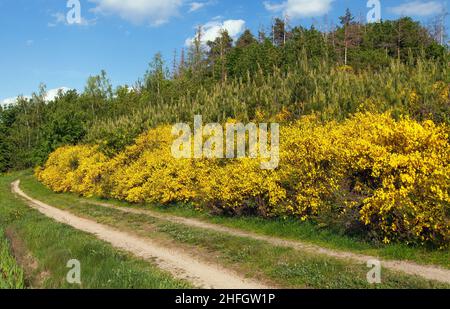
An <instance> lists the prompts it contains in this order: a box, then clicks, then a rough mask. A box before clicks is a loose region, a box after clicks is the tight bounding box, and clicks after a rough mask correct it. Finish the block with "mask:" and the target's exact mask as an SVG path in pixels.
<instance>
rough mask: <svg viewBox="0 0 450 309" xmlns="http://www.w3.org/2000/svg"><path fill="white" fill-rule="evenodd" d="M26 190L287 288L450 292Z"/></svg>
mask: <svg viewBox="0 0 450 309" xmlns="http://www.w3.org/2000/svg"><path fill="white" fill-rule="evenodd" d="M22 183H23V184H22V189H23V190H24V191H25V192H26V193H27V194H29V195H30V196H32V197H34V198H37V199H39V200H41V201H44V202H46V203H49V204H51V205H53V206H57V207H60V208H62V209H66V210H70V211H71V212H73V213H75V214H77V215H78V216H83V217H87V218H91V219H95V220H96V221H97V222H100V223H102V224H108V225H111V226H114V227H117V228H120V229H122V230H126V231H128V232H130V233H135V234H138V235H140V236H147V237H151V238H153V239H154V238H156V239H158V240H159V241H161V242H166V243H167V244H168V245H174V244H175V245H176V246H177V247H179V248H184V249H185V250H188V251H190V252H193V254H196V255H198V256H202V257H203V258H205V259H208V260H210V261H213V262H216V263H220V264H222V265H225V266H226V267H228V268H232V269H235V270H236V271H238V272H239V273H241V274H245V275H246V276H248V277H252V278H256V279H259V280H263V281H268V282H270V283H273V284H275V285H278V286H281V287H288V288H305V287H306V288H374V287H376V288H449V287H450V286H448V285H445V284H439V283H436V282H431V281H428V280H424V279H422V278H419V277H416V276H409V275H405V274H400V273H397V272H392V271H389V270H383V283H382V284H381V285H378V286H373V285H369V284H368V283H367V280H366V274H367V272H368V270H369V269H368V268H366V266H365V265H362V264H355V263H351V262H348V261H343V260H337V259H334V258H329V257H325V256H320V255H315V254H311V253H305V252H300V251H297V250H294V249H290V248H283V247H277V246H273V245H270V244H267V243H265V242H263V241H257V240H252V239H248V238H242V237H235V236H230V235H227V234H223V233H217V232H213V231H206V230H204V229H197V228H191V227H187V226H184V225H180V224H174V223H169V222H166V221H162V220H158V219H155V218H152V217H149V216H145V215H137V214H130V213H123V212H121V211H119V210H114V209H106V208H103V207H99V206H95V205H92V204H87V203H86V202H85V199H80V198H78V197H76V196H75V195H67V194H55V193H52V192H51V191H49V190H48V189H46V188H45V187H44V186H42V185H41V184H39V183H38V182H36V181H35V180H34V179H33V178H31V177H22Z"/></svg>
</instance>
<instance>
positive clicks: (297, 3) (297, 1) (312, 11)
mask: <svg viewBox="0 0 450 309" xmlns="http://www.w3.org/2000/svg"><path fill="white" fill-rule="evenodd" d="M333 2H334V0H315V1H311V0H286V1H283V2H281V3H275V4H274V3H271V2H268V1H266V2H264V7H265V8H266V10H268V11H270V12H272V13H282V14H283V15H285V16H289V17H290V18H302V17H317V16H322V15H325V14H327V13H328V12H329V11H330V9H331V4H332V3H333Z"/></svg>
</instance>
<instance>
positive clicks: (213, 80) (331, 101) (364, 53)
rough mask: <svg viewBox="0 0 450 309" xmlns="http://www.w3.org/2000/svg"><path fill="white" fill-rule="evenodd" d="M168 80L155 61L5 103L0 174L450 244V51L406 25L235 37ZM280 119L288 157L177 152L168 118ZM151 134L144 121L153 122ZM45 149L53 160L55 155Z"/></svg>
mask: <svg viewBox="0 0 450 309" xmlns="http://www.w3.org/2000/svg"><path fill="white" fill-rule="evenodd" d="M202 35H203V34H202V29H201V27H200V28H199V29H198V31H197V35H196V37H195V39H194V40H193V42H192V44H191V46H190V48H189V50H188V53H187V55H185V53H184V52H182V54H181V57H180V59H179V60H178V59H177V57H174V63H173V68H172V70H171V72H170V73H169V70H167V68H166V65H165V64H164V61H163V60H162V56H161V55H160V54H157V55H156V56H155V57H154V59H153V61H152V62H151V64H150V67H149V69H148V71H147V73H146V74H145V76H144V78H143V79H141V80H139V81H138V82H136V84H135V85H134V86H133V87H128V86H120V87H118V88H117V89H113V87H112V86H111V83H110V82H109V80H108V78H107V75H106V72H104V71H102V72H101V74H100V75H98V76H93V77H90V78H89V80H88V82H87V85H86V88H85V90H84V92H83V93H81V94H78V93H77V92H75V91H69V92H68V93H65V94H62V93H61V94H60V95H59V97H58V98H56V99H55V100H54V101H52V102H45V100H44V98H45V88H44V87H41V89H40V91H39V93H38V94H35V95H34V96H33V97H32V99H29V100H27V99H24V98H20V99H19V101H18V103H17V104H16V105H14V106H10V107H8V108H6V109H4V110H2V111H1V114H0V115H1V118H0V119H1V121H0V125H1V126H0V169H1V170H7V169H22V168H28V167H33V166H36V165H41V166H43V167H42V168H39V169H37V173H36V174H37V176H38V178H39V179H40V180H41V181H42V182H43V183H45V184H46V185H48V186H49V187H50V188H52V189H53V190H55V191H58V192H75V193H79V194H83V195H88V196H91V195H96V196H101V197H108V198H110V197H112V198H117V199H122V200H126V201H129V202H157V203H173V202H192V203H195V204H196V205H197V206H203V207H206V208H208V209H210V210H211V209H212V210H215V211H217V210H219V211H220V212H225V213H231V214H249V213H250V214H258V215H262V216H277V217H295V218H299V219H302V220H313V221H318V222H319V223H320V224H321V225H334V226H336V225H338V226H341V227H342V228H343V229H344V230H345V232H346V233H350V234H351V233H358V234H363V235H365V236H366V237H368V238H370V239H375V240H378V241H384V242H385V243H389V242H391V241H404V242H406V243H416V244H417V243H420V244H433V245H436V246H440V247H444V246H446V245H448V244H449V240H450V228H449V222H450V220H449V214H450V212H449V209H450V197H449V195H450V187H449V185H450V171H449V168H450V147H449V137H448V136H449V135H448V133H449V131H450V129H449V128H450V127H449V125H450V100H449V92H450V70H449V67H448V65H449V61H450V55H449V51H448V48H447V47H444V46H441V45H439V44H438V43H437V42H436V41H435V40H434V39H433V37H432V36H431V35H430V33H429V32H428V31H427V30H426V29H425V28H423V27H422V26H421V25H420V24H419V23H417V22H414V21H413V20H412V19H410V18H402V19H399V20H396V21H383V22H381V23H376V24H367V25H366V24H362V23H359V22H356V21H355V20H354V18H353V17H352V15H351V13H350V12H349V11H347V12H346V14H345V15H344V16H343V17H341V26H340V27H338V28H336V29H334V30H332V31H329V32H320V31H318V30H317V29H315V28H314V27H312V28H310V29H305V28H302V27H295V28H293V29H289V27H287V25H285V23H284V22H283V21H282V20H280V19H278V20H276V21H275V23H274V25H273V27H272V32H271V33H270V34H268V35H266V34H265V33H264V32H260V33H259V34H258V36H257V37H255V36H254V35H253V34H252V33H251V32H250V31H245V32H244V33H243V34H242V35H241V37H240V38H239V39H237V40H236V42H233V40H232V38H231V37H230V36H229V35H228V33H227V32H226V31H223V32H221V33H220V35H219V37H218V38H217V39H216V40H215V41H213V42H207V46H204V45H203V44H202V42H203V39H202ZM196 114H201V115H202V116H203V120H204V121H205V122H221V123H224V122H228V121H235V120H237V121H244V122H247V121H257V122H262V121H276V122H279V123H282V124H283V125H282V132H281V139H282V141H281V154H280V155H281V162H280V167H279V168H278V169H277V170H275V171H262V170H261V169H260V168H259V161H254V160H253V161H252V160H237V161H226V160H225V161H224V160H209V161H205V160H175V159H173V158H172V156H171V155H170V154H169V153H168V151H169V150H170V144H171V141H172V140H171V138H172V137H171V134H170V127H169V126H166V125H168V124H173V123H175V122H180V121H184V122H191V121H192V119H193V116H194V115H196ZM149 129H151V130H150V131H149ZM49 155H50V156H49Z"/></svg>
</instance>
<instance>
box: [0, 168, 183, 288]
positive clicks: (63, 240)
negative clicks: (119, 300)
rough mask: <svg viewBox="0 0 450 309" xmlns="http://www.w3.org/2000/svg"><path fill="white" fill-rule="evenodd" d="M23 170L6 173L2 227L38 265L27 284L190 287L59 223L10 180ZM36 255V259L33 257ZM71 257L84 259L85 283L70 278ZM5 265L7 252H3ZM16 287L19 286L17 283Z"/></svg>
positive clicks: (1, 183) (1, 189)
mask: <svg viewBox="0 0 450 309" xmlns="http://www.w3.org/2000/svg"><path fill="white" fill-rule="evenodd" d="M22 175H23V174H10V175H3V176H1V177H0V229H2V230H8V231H11V232H12V235H14V237H15V238H17V241H18V242H19V243H20V244H21V246H20V250H21V251H25V252H22V254H23V255H24V256H26V257H27V260H28V261H29V260H30V259H32V260H33V261H35V263H36V265H21V266H22V267H23V268H28V269H29V272H28V273H27V276H26V277H27V278H26V282H27V285H28V286H31V287H34V288H80V287H81V288H151V289H153V288H190V287H191V285H190V284H188V283H186V282H184V281H180V280H175V279H173V278H172V277H171V276H170V275H169V274H168V273H166V272H163V271H161V270H159V269H158V268H157V267H156V266H155V265H153V264H152V263H149V262H147V261H143V260H141V259H138V258H135V257H133V256H131V255H129V254H126V253H123V252H121V251H118V250H116V249H114V248H113V247H112V246H110V245H109V244H107V243H105V242H102V241H100V240H97V239H96V238H95V237H94V236H91V235H89V234H86V233H83V232H80V231H77V230H75V229H73V228H71V227H68V226H66V225H63V224H59V223H56V222H55V221H53V220H51V219H48V218H46V217H44V216H43V215H41V214H40V213H38V212H37V211H35V210H33V209H31V208H29V207H28V206H26V204H25V203H24V202H23V201H22V200H20V199H18V198H17V197H15V196H14V195H13V194H12V193H11V190H10V183H11V182H12V181H14V180H16V179H17V178H18V177H19V176H22ZM30 257H32V258H30ZM71 259H77V260H79V261H80V263H81V281H82V285H81V286H79V285H72V284H69V283H68V282H67V281H66V276H67V272H68V271H69V269H68V268H67V267H66V264H67V262H68V261H69V260H71ZM2 263H3V256H2ZM10 263H11V262H10ZM11 287H14V286H11Z"/></svg>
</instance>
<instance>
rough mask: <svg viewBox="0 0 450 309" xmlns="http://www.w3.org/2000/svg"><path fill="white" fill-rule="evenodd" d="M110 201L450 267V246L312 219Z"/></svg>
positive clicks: (36, 186) (29, 180) (26, 180)
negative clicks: (361, 232)
mask: <svg viewBox="0 0 450 309" xmlns="http://www.w3.org/2000/svg"><path fill="white" fill-rule="evenodd" d="M22 186H23V187H24V188H25V189H26V190H27V191H28V192H33V193H34V192H35V193H37V194H39V196H43V197H47V198H50V197H52V196H54V197H55V201H56V202H58V201H60V200H61V199H58V196H59V195H55V194H54V193H53V192H51V191H50V190H48V189H47V188H45V187H44V186H43V185H42V184H40V183H39V182H38V181H37V180H36V179H35V178H34V177H33V176H32V175H31V173H27V175H26V176H25V177H23V179H22ZM60 196H62V197H63V199H64V200H66V201H73V202H77V201H79V200H80V197H78V196H76V195H74V194H61V195H60ZM82 200H85V201H89V200H96V201H99V199H85V198H82ZM108 202H109V203H111V204H115V205H118V206H125V207H136V208H140V209H145V208H147V209H150V210H153V211H158V212H160V213H166V214H171V215H177V216H182V217H189V218H196V219H200V220H203V221H205V222H210V223H216V224H221V225H224V226H228V227H232V228H237V229H241V230H245V231H249V232H254V233H257V234H261V235H268V236H275V237H280V238H284V239H290V240H299V241H304V242H309V243H312V244H316V245H319V246H322V247H326V248H330V249H338V250H346V251H351V252H355V253H361V254H365V255H371V256H379V257H381V258H383V259H394V260H408V261H413V262H416V263H418V264H425V265H439V266H441V267H444V268H447V269H450V249H447V250H436V249H429V248H426V247H414V246H407V245H404V244H389V245H384V244H373V243H368V242H366V241H363V240H361V239H358V238H356V237H349V236H346V235H340V234H337V233H336V232H335V231H332V230H330V229H327V228H319V227H317V226H316V225H314V224H312V223H309V222H299V221H298V220H295V219H286V220H282V219H263V218H258V217H239V218H235V217H233V218H232V217H225V216H216V215H210V214H208V213H206V212H203V211H199V210H196V209H193V208H192V207H189V206H186V205H174V206H173V207H167V206H158V205H131V204H128V203H125V202H120V201H115V200H109V201H108Z"/></svg>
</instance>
